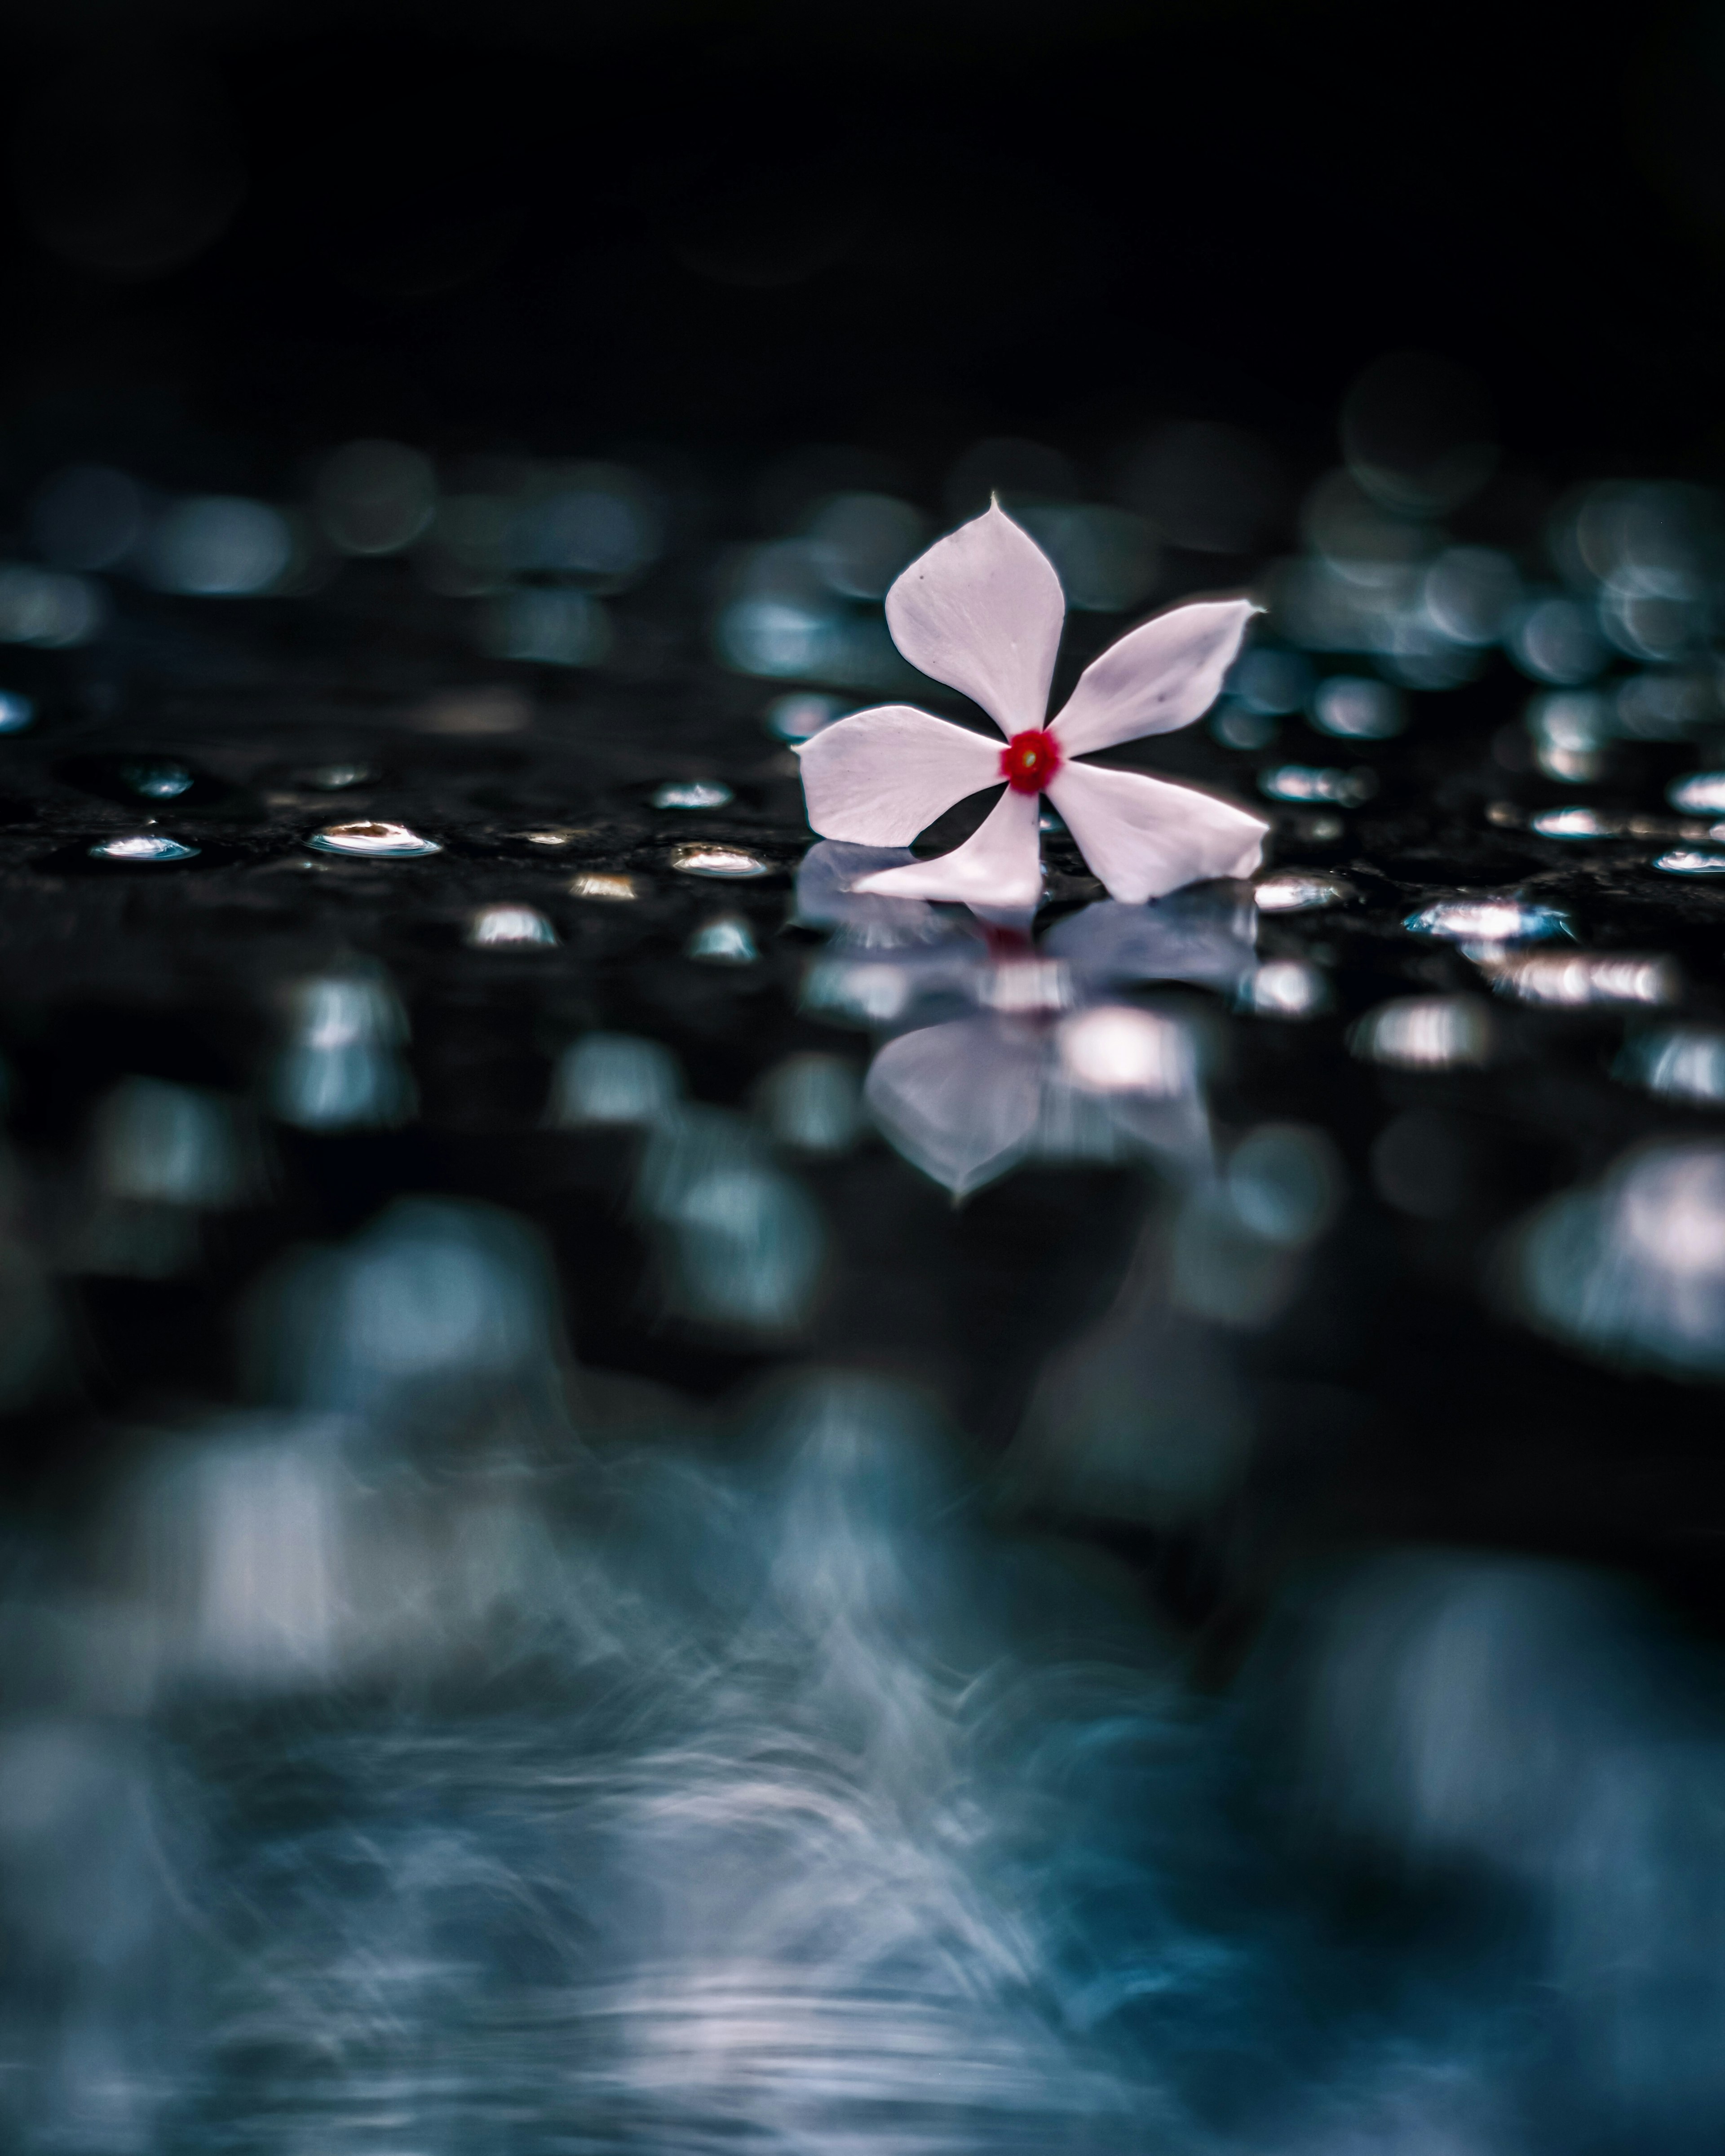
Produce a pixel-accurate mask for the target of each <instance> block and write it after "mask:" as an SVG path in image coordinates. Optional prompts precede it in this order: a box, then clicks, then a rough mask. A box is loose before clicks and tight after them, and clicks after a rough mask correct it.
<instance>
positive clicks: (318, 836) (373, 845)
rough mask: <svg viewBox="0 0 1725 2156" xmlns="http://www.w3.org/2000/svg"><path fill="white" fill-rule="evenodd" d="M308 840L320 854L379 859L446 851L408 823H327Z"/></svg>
mask: <svg viewBox="0 0 1725 2156" xmlns="http://www.w3.org/2000/svg"><path fill="white" fill-rule="evenodd" d="M305 843H306V844H307V845H308V846H311V847H313V848H315V849H316V851H317V852H319V853H320V854H358V855H365V856H366V857H367V858H368V859H372V860H416V859H418V858H419V857H421V856H423V855H426V854H440V853H441V852H442V851H443V848H442V847H441V846H439V844H437V842H436V841H435V839H422V838H421V837H420V836H419V834H418V832H417V831H410V830H409V829H408V827H407V825H406V824H370V823H367V824H326V825H325V827H324V829H322V830H321V831H316V832H314V833H313V834H312V835H311V838H309V839H307V840H306V841H305Z"/></svg>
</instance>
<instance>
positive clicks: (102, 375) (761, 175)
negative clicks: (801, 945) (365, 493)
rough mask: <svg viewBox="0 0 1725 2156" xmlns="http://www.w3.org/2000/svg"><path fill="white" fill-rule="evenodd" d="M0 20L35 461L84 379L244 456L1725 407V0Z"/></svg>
mask: <svg viewBox="0 0 1725 2156" xmlns="http://www.w3.org/2000/svg"><path fill="white" fill-rule="evenodd" d="M0 53H3V59H4V70H3V96H4V111H5V122H6V132H7V138H8V143H9V145H10V149H11V164H12V172H11V182H12V183H11V186H10V188H9V190H8V212H7V221H6V226H5V233H4V239H3V242H0V249H3V253H0V261H3V269H0V278H3V284H0V295H3V320H4V321H5V323H6V326H7V328H6V337H5V352H4V357H3V362H0V364H3V369H4V377H3V378H4V390H3V411H4V418H5V439H6V457H7V466H8V477H9V478H10V479H11V480H13V483H14V485H17V486H19V487H28V485H29V484H30V483H31V481H32V480H33V479H34V478H35V477H37V476H39V473H40V471H41V470H44V469H45V468H47V467H48V466H49V465H52V463H53V461H54V458H55V456H56V455H57V454H59V451H60V449H61V448H62V447H63V446H64V444H63V441H62V437H63V436H64V434H66V432H67V430H68V429H69V428H71V429H73V430H74V432H75V434H76V437H77V440H76V448H77V450H78V452H79V453H80V454H85V455H90V454H109V455H110V456H113V457H115V458H116V459H121V460H123V461H126V462H127V463H128V464H129V465H130V467H131V468H132V469H134V470H141V471H142V472H143V473H144V475H146V476H149V477H153V478H155V479H156V480H158V481H159V483H161V484H163V485H187V486H192V485H206V486H217V485H229V486H241V485H249V486H254V487H257V488H259V489H269V488H270V487H272V486H280V485H284V484H286V483H289V482H290V480H291V476H292V472H293V470H294V465H295V459H296V458H297V457H298V456H300V454H302V453H305V452H306V451H308V450H310V449H314V448H317V447H321V446H324V445H326V444H328V443H329V442H330V441H331V440H335V439H341V438H342V437H343V436H346V435H351V434H366V433H381V434H395V435H398V436H402V437H405V438H406V439H412V440H416V441H419V442H421V443H423V444H425V445H427V446H431V447H440V448H442V449H445V450H450V449H460V448H462V447H464V446H467V447H480V448H494V447H503V446H509V445H518V444H526V445H529V446H531V448H533V449H535V450H537V451H540V452H551V451H556V450H558V449H594V448H603V447H604V446H606V445H608V444H617V443H619V442H621V441H627V440H628V439H630V438H631V437H634V436H637V435H646V436H650V437H651V438H652V439H654V440H655V441H659V442H665V441H676V440H684V441H689V442H693V443H697V444H700V445H701V447H702V448H703V449H706V450H708V451H711V450H713V449H716V448H719V447H721V446H723V445H735V446H737V447H738V448H739V449H742V448H746V447H747V448H752V447H756V446H758V445H759V444H762V443H768V442H772V441H775V440H781V439H787V438H789V439H797V438H808V437H810V436H813V437H814V438H816V439H819V438H822V437H827V436H833V435H838V436H839V437H841V438H842V439H845V440H847V441H852V442H860V443H863V444H878V445H880V446H881V447H884V448H886V449H889V450H890V451H891V452H892V453H893V454H895V455H896V456H898V457H899V458H901V459H906V460H908V462H909V463H910V465H911V466H912V468H913V469H912V472H911V478H912V480H913V481H914V480H915V479H916V477H917V476H918V474H917V473H916V470H915V469H914V467H915V466H916V464H917V462H918V460H919V459H923V460H932V466H933V469H934V470H938V469H940V466H941V464H942V461H943V460H944V459H946V458H947V457H948V456H950V454H952V448H953V446H954V445H955V444H963V442H964V441H965V440H967V439H973V438H974V437H975V435H976V434H978V432H981V433H984V434H987V433H1031V434H1043V435H1048V434H1054V435H1055V436H1057V437H1058V438H1059V439H1060V440H1061V441H1062V442H1063V443H1064V444H1070V445H1071V446H1072V447H1074V448H1076V449H1079V450H1082V449H1084V447H1085V446H1086V444H1093V445H1096V447H1097V448H1098V449H1100V448H1101V446H1102V445H1105V444H1108V443H1109V442H1110V441H1111V440H1112V439H1113V438H1114V437H1115V436H1116V435H1117V434H1118V433H1119V432H1120V430H1121V429H1122V428H1128V427H1129V428H1139V427H1142V425H1143V424H1144V423H1145V421H1146V418H1147V417H1153V416H1154V415H1155V414H1156V413H1158V411H1168V412H1172V413H1178V414H1179V415H1180V416H1182V417H1185V418H1205V417H1219V418H1226V419H1228V420H1230V421H1232V422H1235V423H1240V424H1243V425H1246V426H1250V427H1251V428H1253V429H1257V430H1259V431H1260V433H1262V434H1265V435H1266V436H1268V437H1269V438H1271V439H1276V440H1278V441H1280V442H1281V443H1283V444H1286V446H1287V448H1288V449H1290V450H1291V451H1293V452H1294V453H1295V454H1296V457H1297V458H1298V459H1300V461H1301V462H1302V463H1303V462H1304V461H1305V460H1307V459H1322V458H1324V457H1325V456H1326V455H1327V454H1328V453H1329V452H1328V447H1327V445H1328V441H1329V436H1330V429H1331V426H1332V418H1333V414H1334V411H1335V408H1336V405H1337V399H1338V398H1339V396H1340V394H1341V393H1342V392H1343V389H1344V388H1345V387H1346V385H1347V383H1348V381H1349V380H1350V378H1351V377H1353V376H1354V375H1355V374H1356V373H1357V372H1358V370H1359V368H1360V367H1362V366H1363V364H1364V363H1365V362H1368V360H1370V359H1371V358H1373V357H1374V356H1376V355H1378V354H1379V353H1381V352H1384V351H1386V350H1394V349H1396V348H1398V347H1402V346H1420V347H1425V348H1427V349H1435V350H1437V351H1439V352H1443V353H1445V354H1447V355H1449V356H1450V357H1453V358H1455V359H1457V360H1459V361H1461V362H1463V363H1464V364H1466V365H1468V366H1470V367H1472V368H1473V369H1474V370H1475V371H1476V372H1477V373H1478V374H1480V375H1481V377H1483V378H1484V379H1485V381H1486V383H1487V384H1488V385H1489V388H1490V389H1491V393H1493V395H1494V396H1495V398H1496V399H1497V403H1498V405H1499V408H1500V414H1501V425H1502V435H1503V438H1504V439H1505V440H1506V442H1507V444H1508V445H1509V447H1510V448H1511V449H1512V451H1513V452H1514V453H1515V454H1517V455H1519V456H1520V457H1522V458H1524V459H1530V460H1532V462H1533V463H1534V464H1536V465H1538V467H1539V468H1540V469H1541V470H1543V472H1544V473H1545V475H1547V476H1548V478H1551V479H1553V480H1559V479H1561V478H1563V476H1565V475H1567V474H1568V473H1569V472H1571V471H1579V470H1587V471H1589V472H1594V473H1597V472H1601V471H1605V470H1614V469H1624V468H1627V469H1632V470H1633V469H1640V468H1643V467H1645V466H1649V465H1654V466H1657V467H1660V468H1662V469H1664V468H1673V467H1681V468H1684V469H1691V468H1707V469H1711V468H1712V466H1713V465H1715V464H1716V463H1717V460H1718V459H1719V457H1720V455H1721V454H1722V451H1725V439H1722V438H1721V436H1720V434H1719V429H1718V419H1717V412H1716V408H1715V398H1714V389H1715V382H1716V379H1717V372H1718V367H1719V365H1720V360H1719V331H1720V305H1719V295H1720V280H1721V276H1722V274H1725V33H1722V30H1721V26H1720V21H1719V18H1718V15H1717V10H1714V9H1711V8H1702V9H1690V8H1678V7H1671V6H1665V7H1659V8H1643V9H1638V10H1636V11H1635V12H1634V13H1633V14H1632V15H1631V16H1630V17H1628V18H1623V17H1618V18H1614V20H1613V21H1612V23H1610V25H1609V29H1602V28H1595V27H1594V26H1592V25H1589V24H1588V23H1584V19H1583V18H1582V17H1581V16H1580V15H1579V14H1578V13H1574V12H1571V11H1558V10H1555V9H1550V8H1513V7H1511V8H1488V7H1476V6H1465V7H1460V8H1445V9H1442V10H1437V9H1414V8H1381V7H1351V6H1335V5H1328V6H1326V5H1307V6H1301V7H1293V6H1280V7H1278V6H1270V5H1253V4H1248V0H1240V4H1233V5H1228V4H1209V5H1204V4H1196V3H1195V0H1194V4H1188V5H1184V6H1168V7H1161V8H1151V7H1133V6H1127V5H1115V6H1097V5H1091V4H1085V0H1072V4H1065V5H1060V6H1055V5H1046V6H1043V5H1036V6H1032V5H1026V4H1017V5H1013V4H999V3H998V0H997V4H993V5H988V6H980V5H978V6H968V5H957V4H951V0H937V4H926V5H923V6H921V7H917V8H910V7H902V6H881V5H870V6H850V7H847V6H844V5H838V4H834V5H827V6H821V7H797V8H792V7H783V8H773V7H763V6H757V5H749V4H744V0H731V4H724V5H708V6H677V5H639V4H638V5H634V6H629V7H587V6H582V5H578V4H567V5H562V6H550V5H546V6H524V5H511V4H508V0H503V4H497V5H489V6H486V5H480V4H477V0H461V4H454V0H444V4H441V5H437V4H432V5H418V6H413V7H407V6H401V7H394V6H389V5H385V4H380V0H372V4H365V3H364V0H358V4H347V5H345V6H341V7H327V8H326V7H317V6H306V5H272V4H269V0H257V4H252V5H243V4H236V5H232V6H228V7H222V6H204V7H197V6H182V7H175V6H172V5H167V4H157V5H151V4H148V0H127V4H122V5H116V6H112V7H96V6H79V5H70V4H66V0H56V4H54V5H44V6H40V7H34V8H29V7H18V6H14V7H13V8H9V9H8V10H7V11H6V12H5V14H4V16H3V18H0ZM104 434H105V443H104V441H103V440H101V439H94V438H95V437H100V436H103V435H104Z"/></svg>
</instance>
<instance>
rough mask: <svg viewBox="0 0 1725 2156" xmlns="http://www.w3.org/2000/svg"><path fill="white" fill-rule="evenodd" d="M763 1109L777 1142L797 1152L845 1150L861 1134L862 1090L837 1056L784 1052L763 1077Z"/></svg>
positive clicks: (848, 1148)
mask: <svg viewBox="0 0 1725 2156" xmlns="http://www.w3.org/2000/svg"><path fill="white" fill-rule="evenodd" d="M761 1110H762V1114H763V1115H764V1116H765V1117H766V1120H767V1125H768V1129H769V1130H771V1132H773V1137H775V1138H776V1139H777V1140H778V1142H779V1144H780V1145H782V1146H786V1147H789V1148H790V1149H791V1150H792V1151H793V1152H807V1153H824V1154H829V1155H831V1154H836V1153H842V1152H849V1151H850V1147H852V1146H853V1145H855V1143H856V1141H857V1139H858V1138H859V1137H860V1135H861V1133H862V1127H863V1120H864V1118H863V1105H862V1091H861V1088H860V1086H858V1084H857V1082H856V1072H855V1070H854V1069H853V1068H852V1066H851V1065H850V1064H849V1063H847V1062H846V1061H845V1059H844V1057H843V1056H840V1055H817V1054H803V1055H788V1056H787V1057H786V1058H785V1060H784V1061H783V1063H781V1064H778V1065H777V1066H776V1067H775V1068H774V1069H773V1070H769V1071H768V1074H767V1075H766V1077H765V1078H764V1079H763V1080H762V1085H761Z"/></svg>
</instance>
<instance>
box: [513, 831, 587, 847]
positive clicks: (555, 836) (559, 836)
mask: <svg viewBox="0 0 1725 2156" xmlns="http://www.w3.org/2000/svg"><path fill="white" fill-rule="evenodd" d="M512 835H513V836H514V837H515V838H516V839H519V840H520V841H521V844H522V845H524V846H538V847H541V848H542V849H543V850H544V851H546V852H547V853H555V852H556V851H557V849H558V848H559V847H560V846H568V845H572V844H574V842H575V840H576V839H578V837H579V836H580V834H579V833H578V832H576V831H565V830H562V829H546V830H543V831H516V832H515V833H514V834H512Z"/></svg>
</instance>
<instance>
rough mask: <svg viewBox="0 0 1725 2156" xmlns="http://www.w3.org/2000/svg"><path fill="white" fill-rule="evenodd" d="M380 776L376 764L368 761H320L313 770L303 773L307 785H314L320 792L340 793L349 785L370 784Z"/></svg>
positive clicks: (375, 781)
mask: <svg viewBox="0 0 1725 2156" xmlns="http://www.w3.org/2000/svg"><path fill="white" fill-rule="evenodd" d="M379 776H380V774H379V773H378V771H377V766H376V765H375V764H370V763H321V764H319V765H318V767H316V770H315V771H308V772H306V773H305V774H304V778H305V784H306V785H307V786H315V787H316V788H317V790H318V792H319V793H341V792H342V791H344V789H345V788H347V787H350V786H372V785H374V784H375V783H377V778H378V777H379Z"/></svg>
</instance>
